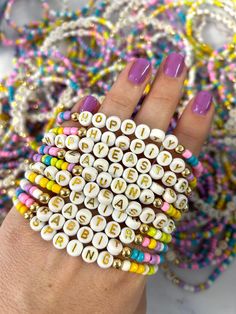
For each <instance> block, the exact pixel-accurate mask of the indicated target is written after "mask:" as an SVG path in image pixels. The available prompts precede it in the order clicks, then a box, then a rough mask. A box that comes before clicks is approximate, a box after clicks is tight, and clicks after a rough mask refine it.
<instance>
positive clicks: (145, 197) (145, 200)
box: [139, 189, 155, 205]
mask: <svg viewBox="0 0 236 314" xmlns="http://www.w3.org/2000/svg"><path fill="white" fill-rule="evenodd" d="M154 199H155V195H154V193H153V192H152V191H151V190H148V189H147V190H143V191H142V192H141V194H140V197H139V200H140V202H141V203H142V204H144V205H149V204H152V203H153V201H154Z"/></svg>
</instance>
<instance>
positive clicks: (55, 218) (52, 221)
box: [48, 214, 66, 230]
mask: <svg viewBox="0 0 236 314" xmlns="http://www.w3.org/2000/svg"><path fill="white" fill-rule="evenodd" d="M65 221H66V220H65V217H63V216H62V215H61V214H53V215H52V216H51V217H50V218H49V221H48V223H49V226H50V227H52V228H53V229H54V230H60V229H61V228H62V227H63V225H64V223H65Z"/></svg>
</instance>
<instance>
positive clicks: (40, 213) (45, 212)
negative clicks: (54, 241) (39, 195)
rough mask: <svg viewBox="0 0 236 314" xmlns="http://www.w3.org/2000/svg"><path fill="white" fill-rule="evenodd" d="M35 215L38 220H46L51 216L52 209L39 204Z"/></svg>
mask: <svg viewBox="0 0 236 314" xmlns="http://www.w3.org/2000/svg"><path fill="white" fill-rule="evenodd" d="M36 215H37V218H38V219H39V220H40V221H43V222H47V221H48V220H49V218H50V217H51V216H52V211H51V210H50V209H49V208H48V207H46V206H41V207H39V208H38V210H37V214H36Z"/></svg>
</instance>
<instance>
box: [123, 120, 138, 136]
mask: <svg viewBox="0 0 236 314" xmlns="http://www.w3.org/2000/svg"><path fill="white" fill-rule="evenodd" d="M135 129H136V124H135V122H134V121H133V120H131V119H126V120H124V121H123V122H122V123H121V132H122V133H123V134H125V135H131V134H133V133H134V132H135Z"/></svg>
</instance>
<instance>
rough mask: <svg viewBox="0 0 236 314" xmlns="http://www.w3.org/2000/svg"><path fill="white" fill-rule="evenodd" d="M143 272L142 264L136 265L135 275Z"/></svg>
mask: <svg viewBox="0 0 236 314" xmlns="http://www.w3.org/2000/svg"><path fill="white" fill-rule="evenodd" d="M144 272H145V266H144V265H143V264H140V265H138V269H137V271H136V273H137V274H143V273H144Z"/></svg>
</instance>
